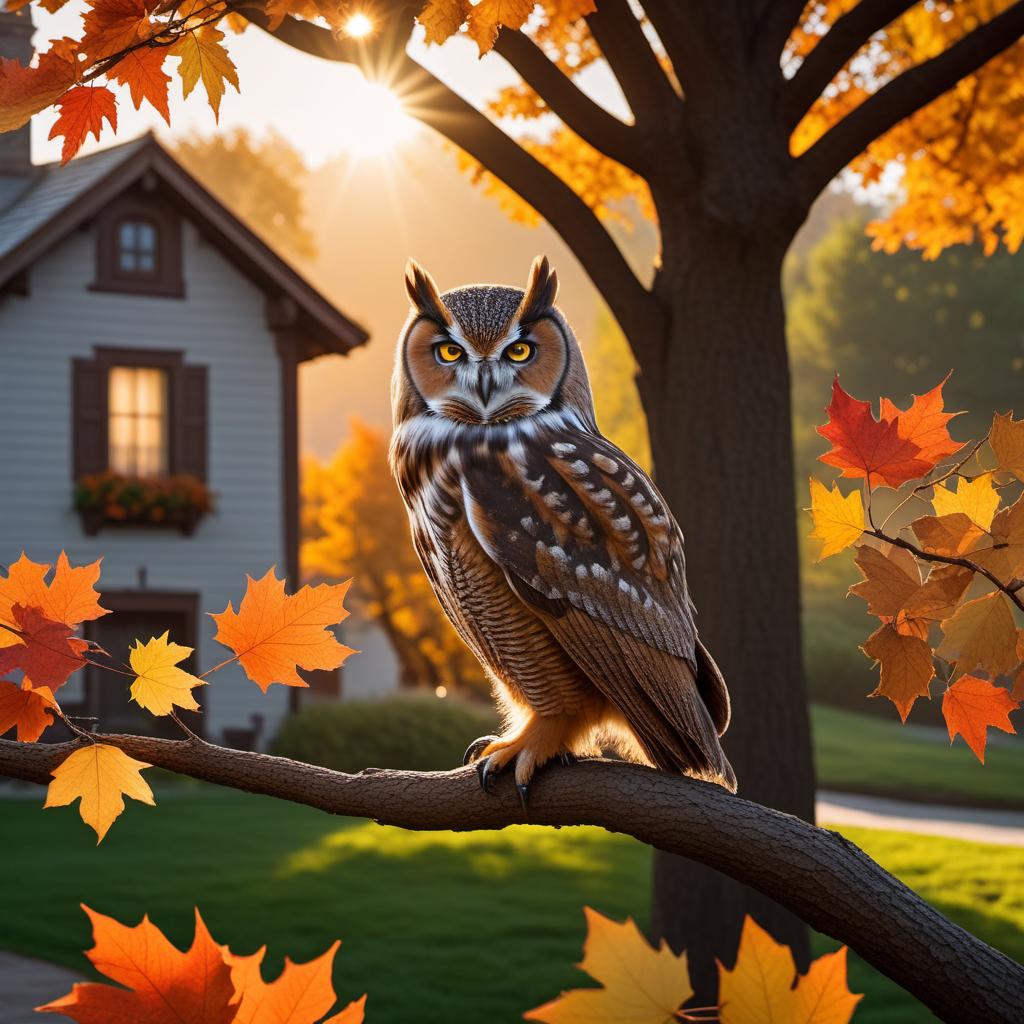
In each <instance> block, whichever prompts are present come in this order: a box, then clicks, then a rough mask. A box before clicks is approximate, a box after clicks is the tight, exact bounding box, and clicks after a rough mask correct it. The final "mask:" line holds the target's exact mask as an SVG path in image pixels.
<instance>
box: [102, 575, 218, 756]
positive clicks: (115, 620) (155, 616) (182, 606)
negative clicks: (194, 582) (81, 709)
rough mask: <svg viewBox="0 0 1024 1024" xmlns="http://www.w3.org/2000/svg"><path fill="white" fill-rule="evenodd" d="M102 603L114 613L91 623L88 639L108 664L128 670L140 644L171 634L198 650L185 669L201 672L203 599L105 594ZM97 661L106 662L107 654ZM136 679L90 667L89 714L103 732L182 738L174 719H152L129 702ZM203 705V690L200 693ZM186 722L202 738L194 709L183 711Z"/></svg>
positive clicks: (153, 593)
mask: <svg viewBox="0 0 1024 1024" xmlns="http://www.w3.org/2000/svg"><path fill="white" fill-rule="evenodd" d="M103 605H104V607H106V608H109V609H110V610H111V613H112V614H110V615H105V616H104V617H103V618H102V619H98V620H97V621H96V622H93V623H90V625H89V628H88V630H87V633H86V636H87V637H88V639H89V640H92V641H94V642H95V643H97V644H99V645H100V647H102V648H103V649H104V650H105V651H106V652H107V653H108V654H109V655H110V658H109V664H111V665H112V666H114V667H116V668H120V669H126V668H127V662H128V650H129V648H130V647H131V646H133V645H134V643H135V641H136V640H141V641H142V642H143V643H146V641H148V640H149V639H150V638H151V637H159V636H163V634H164V633H165V632H167V631H170V639H171V640H172V641H173V642H174V643H178V644H184V645H185V646H186V647H191V648H193V653H192V654H191V655H190V656H189V657H188V658H187V659H186V660H185V661H183V662H181V663H180V667H181V668H183V669H184V670H185V671H186V672H193V673H195V672H196V671H197V669H198V664H199V660H198V658H197V656H196V655H197V652H196V651H195V647H196V611H197V608H198V595H196V594H183V593H167V592H157V591H148V590H139V591H130V590H124V591H115V592H109V591H108V592H106V593H104V595H103ZM93 657H94V658H95V660H96V661H99V662H104V663H107V662H108V659H106V658H105V657H104V656H103V655H99V654H97V655H94V656H93ZM130 686H131V679H130V678H128V677H127V676H123V675H118V674H117V673H115V672H105V671H103V670H102V669H99V668H95V667H93V666H91V665H90V666H88V667H87V669H86V679H85V714H87V715H90V716H94V717H95V718H97V719H98V721H97V724H96V727H97V729H98V731H100V732H133V733H137V734H141V735H145V736H166V737H169V738H171V739H180V738H181V736H182V732H181V729H179V728H178V726H177V725H176V724H175V723H174V721H173V720H172V719H171V718H170V716H169V715H161V716H156V715H151V714H150V713H149V712H148V711H146V710H144V709H143V708H140V707H139V706H138V704H136V703H135V701H133V700H131V699H130V694H129V688H130ZM197 696H198V698H199V700H200V703H201V702H202V691H199V693H198V694H197ZM179 716H180V717H181V720H182V721H183V722H184V723H185V724H186V725H187V726H188V727H189V728H190V729H191V730H192V731H193V732H196V733H199V734H200V735H202V728H203V727H202V715H201V714H199V713H198V712H195V711H179Z"/></svg>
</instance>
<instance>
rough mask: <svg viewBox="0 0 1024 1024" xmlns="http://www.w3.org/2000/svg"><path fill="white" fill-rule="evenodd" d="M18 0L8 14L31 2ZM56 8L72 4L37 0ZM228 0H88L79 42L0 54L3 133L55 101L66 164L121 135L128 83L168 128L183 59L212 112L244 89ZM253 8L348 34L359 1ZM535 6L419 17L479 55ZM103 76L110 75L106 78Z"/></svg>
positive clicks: (448, 6) (434, 36)
mask: <svg viewBox="0 0 1024 1024" xmlns="http://www.w3.org/2000/svg"><path fill="white" fill-rule="evenodd" d="M28 2H29V0H13V2H9V3H8V4H7V10H9V11H11V10H18V9H19V8H21V7H25V6H27V4H28ZM40 2H41V6H42V7H43V8H44V9H45V10H47V11H49V12H50V13H55V12H56V11H58V10H60V9H61V8H62V7H64V6H65V4H66V3H68V0H40ZM245 6H247V5H246V4H245V3H242V2H231V0H88V7H87V9H86V11H85V13H84V15H83V18H82V29H81V33H80V37H79V38H73V37H71V36H65V37H63V38H61V39H55V40H51V42H50V44H49V47H48V48H47V49H45V50H40V52H39V53H38V58H37V60H35V61H34V62H33V63H32V64H30V65H28V66H25V65H22V64H21V63H19V62H18V61H16V60H11V59H9V58H0V132H4V131H13V130H14V129H16V128H19V127H21V126H22V125H24V124H25V123H26V122H27V121H28V119H29V118H30V117H31V116H32V115H33V114H37V113H39V112H40V111H42V110H45V109H46V108H47V107H49V106H51V105H56V107H57V110H58V118H57V120H56V122H55V123H54V125H53V128H52V129H51V131H50V138H51V139H54V138H62V139H63V146H62V150H61V160H62V162H64V163H67V162H68V161H69V160H70V159H71V158H72V157H73V156H74V155H75V154H76V153H77V152H78V150H79V149H80V148H81V146H82V144H83V143H84V142H85V140H86V138H87V137H88V136H89V135H90V134H91V135H93V136H94V137H95V138H97V139H99V137H100V133H101V132H102V130H103V126H104V124H108V125H109V126H110V128H111V129H112V130H113V131H115V132H116V131H117V96H116V95H115V93H114V91H113V89H112V86H123V87H125V88H127V90H128V93H129V95H130V96H131V101H132V103H133V105H134V106H135V109H136V110H138V109H140V108H141V106H142V103H143V102H144V101H145V102H146V103H148V104H149V105H150V106H152V107H153V109H155V110H156V111H157V112H158V113H159V114H160V116H161V117H163V119H164V120H165V121H166V122H167V123H168V124H170V109H169V103H168V89H169V86H170V84H171V77H170V75H168V74H167V72H166V70H165V65H166V63H167V61H168V60H169V59H174V58H177V59H178V65H177V69H176V70H177V76H178V78H179V79H180V81H181V90H182V96H183V97H185V98H187V97H188V96H189V94H190V93H191V92H192V91H193V90H194V89H195V88H196V86H197V85H199V83H200V82H201V83H202V85H203V88H204V89H205V91H206V97H207V100H208V101H209V104H210V107H211V109H212V110H213V113H214V115H215V116H219V114H220V104H221V100H222V99H223V97H224V93H225V91H226V90H227V87H228V86H229V85H230V86H232V87H234V89H236V90H237V89H238V88H239V83H238V69H237V68H236V66H235V64H234V62H233V61H232V59H231V57H230V56H229V54H228V51H227V49H226V48H225V45H224V40H225V34H224V32H223V31H221V28H220V27H219V26H220V25H221V24H223V25H224V26H225V27H226V28H229V29H230V30H232V31H233V32H236V33H238V32H242V31H244V30H245V28H246V27H247V26H248V24H249V22H248V20H247V19H246V18H245V17H244V15H243V14H241V13H239V9H240V8H243V7H245ZM248 6H251V7H256V8H260V9H262V11H263V12H264V14H265V15H266V16H267V18H268V19H269V26H270V27H271V28H276V27H278V26H280V24H281V22H282V21H283V20H284V18H285V17H287V16H292V17H297V18H303V19H306V20H309V21H317V20H320V19H323V20H324V21H326V23H327V24H328V25H329V27H330V28H331V30H332V31H334V32H335V33H337V34H339V35H340V34H343V33H344V32H345V31H346V26H347V25H348V24H349V23H350V19H351V18H352V16H353V15H354V14H355V13H357V11H358V7H357V5H356V4H354V3H352V2H351V0H328V2H326V3H325V2H323V0H263V2H262V3H261V2H258V0H257V2H256V3H252V4H249V5H248ZM569 6H571V7H573V8H574V9H577V13H575V14H574V15H573V17H575V18H578V17H582V15H583V14H587V13H590V12H591V11H593V10H594V4H593V0H573V3H572V4H570V5H569ZM533 8H534V3H533V2H532V0H480V2H479V3H476V4H475V5H471V4H470V3H469V0H429V2H428V3H427V5H426V7H425V8H424V10H423V11H422V12H421V14H420V21H421V23H422V24H423V25H424V26H425V28H426V31H427V38H428V40H432V41H435V42H443V41H444V40H445V39H447V38H448V36H450V35H452V34H454V33H455V32H458V31H459V29H460V28H461V27H462V25H463V24H464V23H465V25H466V31H467V33H468V34H469V35H470V36H471V38H473V39H474V40H475V41H476V42H477V44H478V46H479V48H480V53H481V55H482V54H484V53H486V52H487V51H488V50H490V49H491V47H492V46H493V45H494V40H495V39H496V38H497V35H498V31H499V30H500V28H501V26H502V25H507V26H509V27H510V28H514V29H518V28H520V27H522V25H524V24H525V22H526V20H527V18H528V17H529V16H530V13H531V11H532V10H533ZM101 79H102V80H103V81H101Z"/></svg>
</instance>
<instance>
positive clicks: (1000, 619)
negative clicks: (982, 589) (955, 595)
mask: <svg viewBox="0 0 1024 1024" xmlns="http://www.w3.org/2000/svg"><path fill="white" fill-rule="evenodd" d="M942 632H943V639H942V643H941V644H939V646H938V647H937V648H936V651H935V653H936V654H938V656H939V657H940V658H945V660H946V661H950V662H956V673H955V674H956V675H958V676H959V675H962V674H963V673H965V672H973V671H974V670H975V669H977V668H981V669H982V670H984V671H985V672H987V673H989V675H990V676H991V677H992V678H995V677H996V676H998V675H1002V674H1003V673H1004V672H1009V671H1010V670H1011V669H1012V668H1013V667H1014V666H1015V665H1016V664H1017V627H1016V625H1015V624H1014V621H1013V610H1012V608H1011V607H1010V602H1009V600H1008V599H1007V597H1006V595H1005V594H1003V593H1001V592H1000V591H998V590H997V591H993V592H992V593H991V594H986V595H985V596H984V597H979V598H976V599H975V600H974V601H968V602H967V603H966V604H963V605H961V606H960V607H959V608H958V609H957V611H956V613H955V614H954V615H953V616H952V617H951V618H949V619H947V620H946V621H945V622H944V623H943V624H942Z"/></svg>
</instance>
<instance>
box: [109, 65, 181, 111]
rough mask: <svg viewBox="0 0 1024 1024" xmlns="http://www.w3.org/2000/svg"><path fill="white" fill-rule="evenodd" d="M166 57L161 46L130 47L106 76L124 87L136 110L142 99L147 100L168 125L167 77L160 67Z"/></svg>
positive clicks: (168, 83) (169, 80)
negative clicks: (132, 48)
mask: <svg viewBox="0 0 1024 1024" xmlns="http://www.w3.org/2000/svg"><path fill="white" fill-rule="evenodd" d="M167 56H168V54H167V50H166V49H165V48H164V47H162V46H157V47H144V48H142V49H139V50H131V51H129V52H128V53H126V54H125V55H124V57H122V58H121V59H120V60H119V61H118V62H117V64H116V65H115V66H114V67H113V68H112V69H111V70H110V71H109V72H108V76H107V77H109V78H112V79H113V80H114V81H115V82H118V83H119V84H121V85H127V86H128V89H129V91H130V93H131V97H132V103H133V104H134V105H135V109H136V110H138V109H139V108H140V107H141V106H142V101H143V100H147V101H148V102H149V103H150V104H151V105H152V106H153V108H154V109H155V110H156V111H157V112H158V113H159V114H160V116H161V117H162V118H163V119H164V120H165V121H166V122H167V123H168V124H170V123H171V112H170V108H169V106H168V100H167V88H168V86H169V85H170V84H171V78H170V76H169V75H167V74H165V72H164V70H163V66H164V61H165V60H166V59H167Z"/></svg>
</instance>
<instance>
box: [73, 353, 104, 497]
mask: <svg viewBox="0 0 1024 1024" xmlns="http://www.w3.org/2000/svg"><path fill="white" fill-rule="evenodd" d="M71 396H72V399H71V407H72V422H71V438H72V449H73V452H74V454H73V458H72V472H73V473H74V477H75V479H76V480H77V479H78V478H79V477H82V476H86V475H87V474H90V473H102V472H104V471H105V470H106V469H107V465H108V454H107V368H106V366H104V365H102V364H101V363H99V362H97V361H96V360H94V359H75V360H74V361H73V363H72V385H71Z"/></svg>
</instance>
